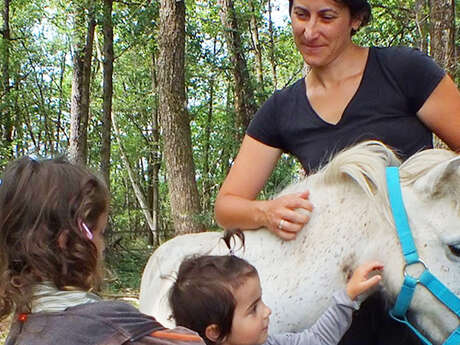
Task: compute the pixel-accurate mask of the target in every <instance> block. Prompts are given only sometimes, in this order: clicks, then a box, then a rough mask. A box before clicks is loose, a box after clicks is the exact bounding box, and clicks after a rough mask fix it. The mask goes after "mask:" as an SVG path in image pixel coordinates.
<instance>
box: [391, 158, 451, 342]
mask: <svg viewBox="0 0 460 345" xmlns="http://www.w3.org/2000/svg"><path fill="white" fill-rule="evenodd" d="M386 176H387V186H388V196H389V199H390V205H391V210H392V212H393V218H394V221H395V226H396V232H397V234H398V237H399V241H400V243H401V249H402V252H403V255H404V259H405V260H406V265H405V266H404V282H403V285H402V287H401V291H400V292H399V295H398V297H397V299H396V302H395V305H394V306H393V308H392V309H391V310H390V312H389V313H390V316H391V317H392V318H393V319H395V320H396V321H399V322H401V323H404V324H406V325H407V326H408V327H409V328H410V329H411V330H412V331H413V332H414V333H415V334H416V335H417V336H418V337H419V338H420V339H421V340H422V341H423V343H424V344H426V345H432V344H431V342H430V341H429V340H428V339H427V338H425V337H424V336H423V335H422V334H421V333H420V332H419V331H418V330H417V329H416V328H415V327H414V326H413V325H412V324H411V323H410V322H409V321H408V320H407V316H406V313H407V310H408V309H409V305H410V303H411V301H412V297H413V295H414V292H415V287H416V286H417V284H422V285H423V286H425V287H426V288H427V289H428V290H429V291H430V292H431V293H432V294H433V296H435V297H436V298H437V299H438V300H439V301H441V303H443V304H444V305H445V306H446V307H448V308H449V309H450V310H452V311H453V312H454V313H455V314H456V315H457V317H459V316H460V298H458V297H457V296H456V295H455V294H454V293H453V292H452V291H450V290H449V289H448V288H447V287H446V286H445V285H444V284H442V283H441V282H440V281H439V280H438V279H437V278H436V277H435V276H434V275H433V274H432V273H431V272H430V270H429V269H428V268H427V266H426V264H425V263H424V262H423V261H422V260H421V259H420V258H419V256H418V253H417V248H416V247H415V243H414V239H413V237H412V233H411V230H410V227H409V222H408V220H407V213H406V210H405V208H404V203H403V200H402V195H401V187H400V182H399V170H398V168H397V167H387V168H386ZM414 264H419V265H420V264H421V265H423V272H422V273H421V274H420V276H419V277H418V278H415V277H412V276H411V275H409V274H408V273H407V267H408V266H411V265H414ZM459 344H460V326H459V327H457V329H455V330H454V331H453V332H452V334H451V335H450V336H449V337H448V338H447V339H446V341H445V342H444V343H443V345H459Z"/></svg>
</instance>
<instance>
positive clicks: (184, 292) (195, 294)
mask: <svg viewBox="0 0 460 345" xmlns="http://www.w3.org/2000/svg"><path fill="white" fill-rule="evenodd" d="M254 276H257V270H256V269H255V268H254V266H252V265H251V264H249V263H248V262H247V261H245V260H243V259H241V258H238V257H236V256H234V255H226V256H211V255H204V256H192V257H188V258H185V259H184V261H182V263H181V265H180V267H179V272H178V274H177V279H176V281H175V283H174V285H173V287H172V288H171V290H170V293H169V304H170V306H171V309H172V315H173V317H174V319H175V320H176V325H178V326H183V327H187V328H189V329H191V330H193V331H195V332H197V333H198V334H199V335H200V336H201V337H202V338H203V339H204V340H205V342H206V344H208V345H214V344H220V343H222V341H223V340H224V339H225V337H226V336H227V335H228V334H230V331H231V329H232V321H233V314H234V311H235V306H236V301H235V298H234V295H233V292H234V291H235V289H237V288H238V287H240V286H241V285H242V284H243V283H244V282H245V281H246V280H247V279H248V278H249V277H254ZM212 324H216V325H217V326H218V327H219V332H220V334H219V338H218V339H217V341H216V342H214V341H211V340H210V339H208V338H207V337H206V327H207V326H209V325H212Z"/></svg>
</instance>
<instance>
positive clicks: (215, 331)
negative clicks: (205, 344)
mask: <svg viewBox="0 0 460 345" xmlns="http://www.w3.org/2000/svg"><path fill="white" fill-rule="evenodd" d="M204 333H205V335H206V338H208V339H209V340H211V341H212V342H214V343H215V342H216V341H217V339H219V336H220V328H219V326H218V325H216V324H215V323H213V324H211V325H209V326H207V327H206V329H205V331H204Z"/></svg>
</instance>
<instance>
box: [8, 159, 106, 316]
mask: <svg viewBox="0 0 460 345" xmlns="http://www.w3.org/2000/svg"><path fill="white" fill-rule="evenodd" d="M108 205H109V194H108V190H107V188H106V186H105V184H104V183H103V182H102V181H101V180H100V179H99V178H97V177H96V176H95V175H93V174H92V173H90V172H89V171H87V170H86V169H85V168H83V167H80V166H76V165H73V164H70V163H69V162H67V161H66V160H65V159H63V158H56V159H48V160H35V159H31V158H28V157H25V158H21V159H18V160H17V161H14V162H13V163H11V164H10V165H9V166H8V167H7V169H6V170H5V172H4V173H3V176H2V180H1V184H0V320H1V319H2V318H4V317H6V316H7V315H8V314H10V313H11V312H12V311H13V310H15V311H16V312H18V313H21V312H28V311H30V302H31V298H32V289H33V287H34V285H36V284H37V283H40V282H43V281H50V282H52V283H54V284H55V285H56V287H57V288H58V289H60V290H66V289H72V288H73V289H75V288H76V289H83V290H91V289H97V288H99V287H100V283H101V281H102V259H101V258H100V255H99V254H98V250H97V248H96V246H95V245H94V243H93V242H92V241H91V240H90V239H89V238H88V237H87V234H85V233H84V232H82V231H81V224H82V222H84V223H85V224H86V225H87V226H88V227H89V228H90V229H94V228H95V226H96V224H97V223H98V220H99V219H100V217H101V215H103V214H104V213H106V212H107V211H108Z"/></svg>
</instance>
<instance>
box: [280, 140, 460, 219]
mask: <svg viewBox="0 0 460 345" xmlns="http://www.w3.org/2000/svg"><path fill="white" fill-rule="evenodd" d="M455 156H456V153H454V152H452V151H449V150H444V149H430V150H424V151H420V152H418V153H416V154H415V155H413V156H412V157H410V158H409V159H408V160H407V161H405V162H404V163H402V164H401V161H400V159H399V158H398V157H397V156H396V154H395V153H394V152H393V151H392V150H391V149H390V148H389V147H388V146H386V145H385V144H383V143H381V142H380V141H365V142H362V143H360V144H357V145H355V146H353V147H350V148H347V149H345V150H343V151H341V152H339V153H337V154H336V155H335V156H334V158H332V160H331V161H330V162H329V163H328V164H326V165H325V166H324V167H322V168H321V169H319V170H318V171H317V172H316V173H313V174H310V175H308V176H307V177H306V179H303V180H302V181H300V182H297V183H293V184H292V185H290V186H288V187H287V188H285V189H284V190H283V191H282V192H281V193H280V195H285V194H288V193H292V192H296V191H299V190H300V189H304V188H305V187H307V188H311V187H313V188H314V186H316V185H321V184H328V185H331V184H346V183H354V184H356V185H358V186H359V187H360V189H361V190H362V191H363V192H364V193H365V194H366V195H367V197H369V199H371V200H373V201H374V203H375V206H376V207H377V208H379V210H380V212H381V213H382V214H383V215H384V217H385V219H386V220H387V221H388V222H389V223H390V224H392V225H393V216H392V214H391V208H390V204H389V200H388V195H387V183H386V175H385V168H386V167H388V166H399V170H400V176H401V183H402V184H403V185H409V184H412V183H413V182H415V181H416V180H417V179H418V178H419V177H421V176H423V175H424V174H426V173H427V172H428V171H429V170H430V169H431V168H433V167H434V166H435V165H437V164H439V163H440V162H442V161H446V160H448V159H451V158H453V157H455Z"/></svg>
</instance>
